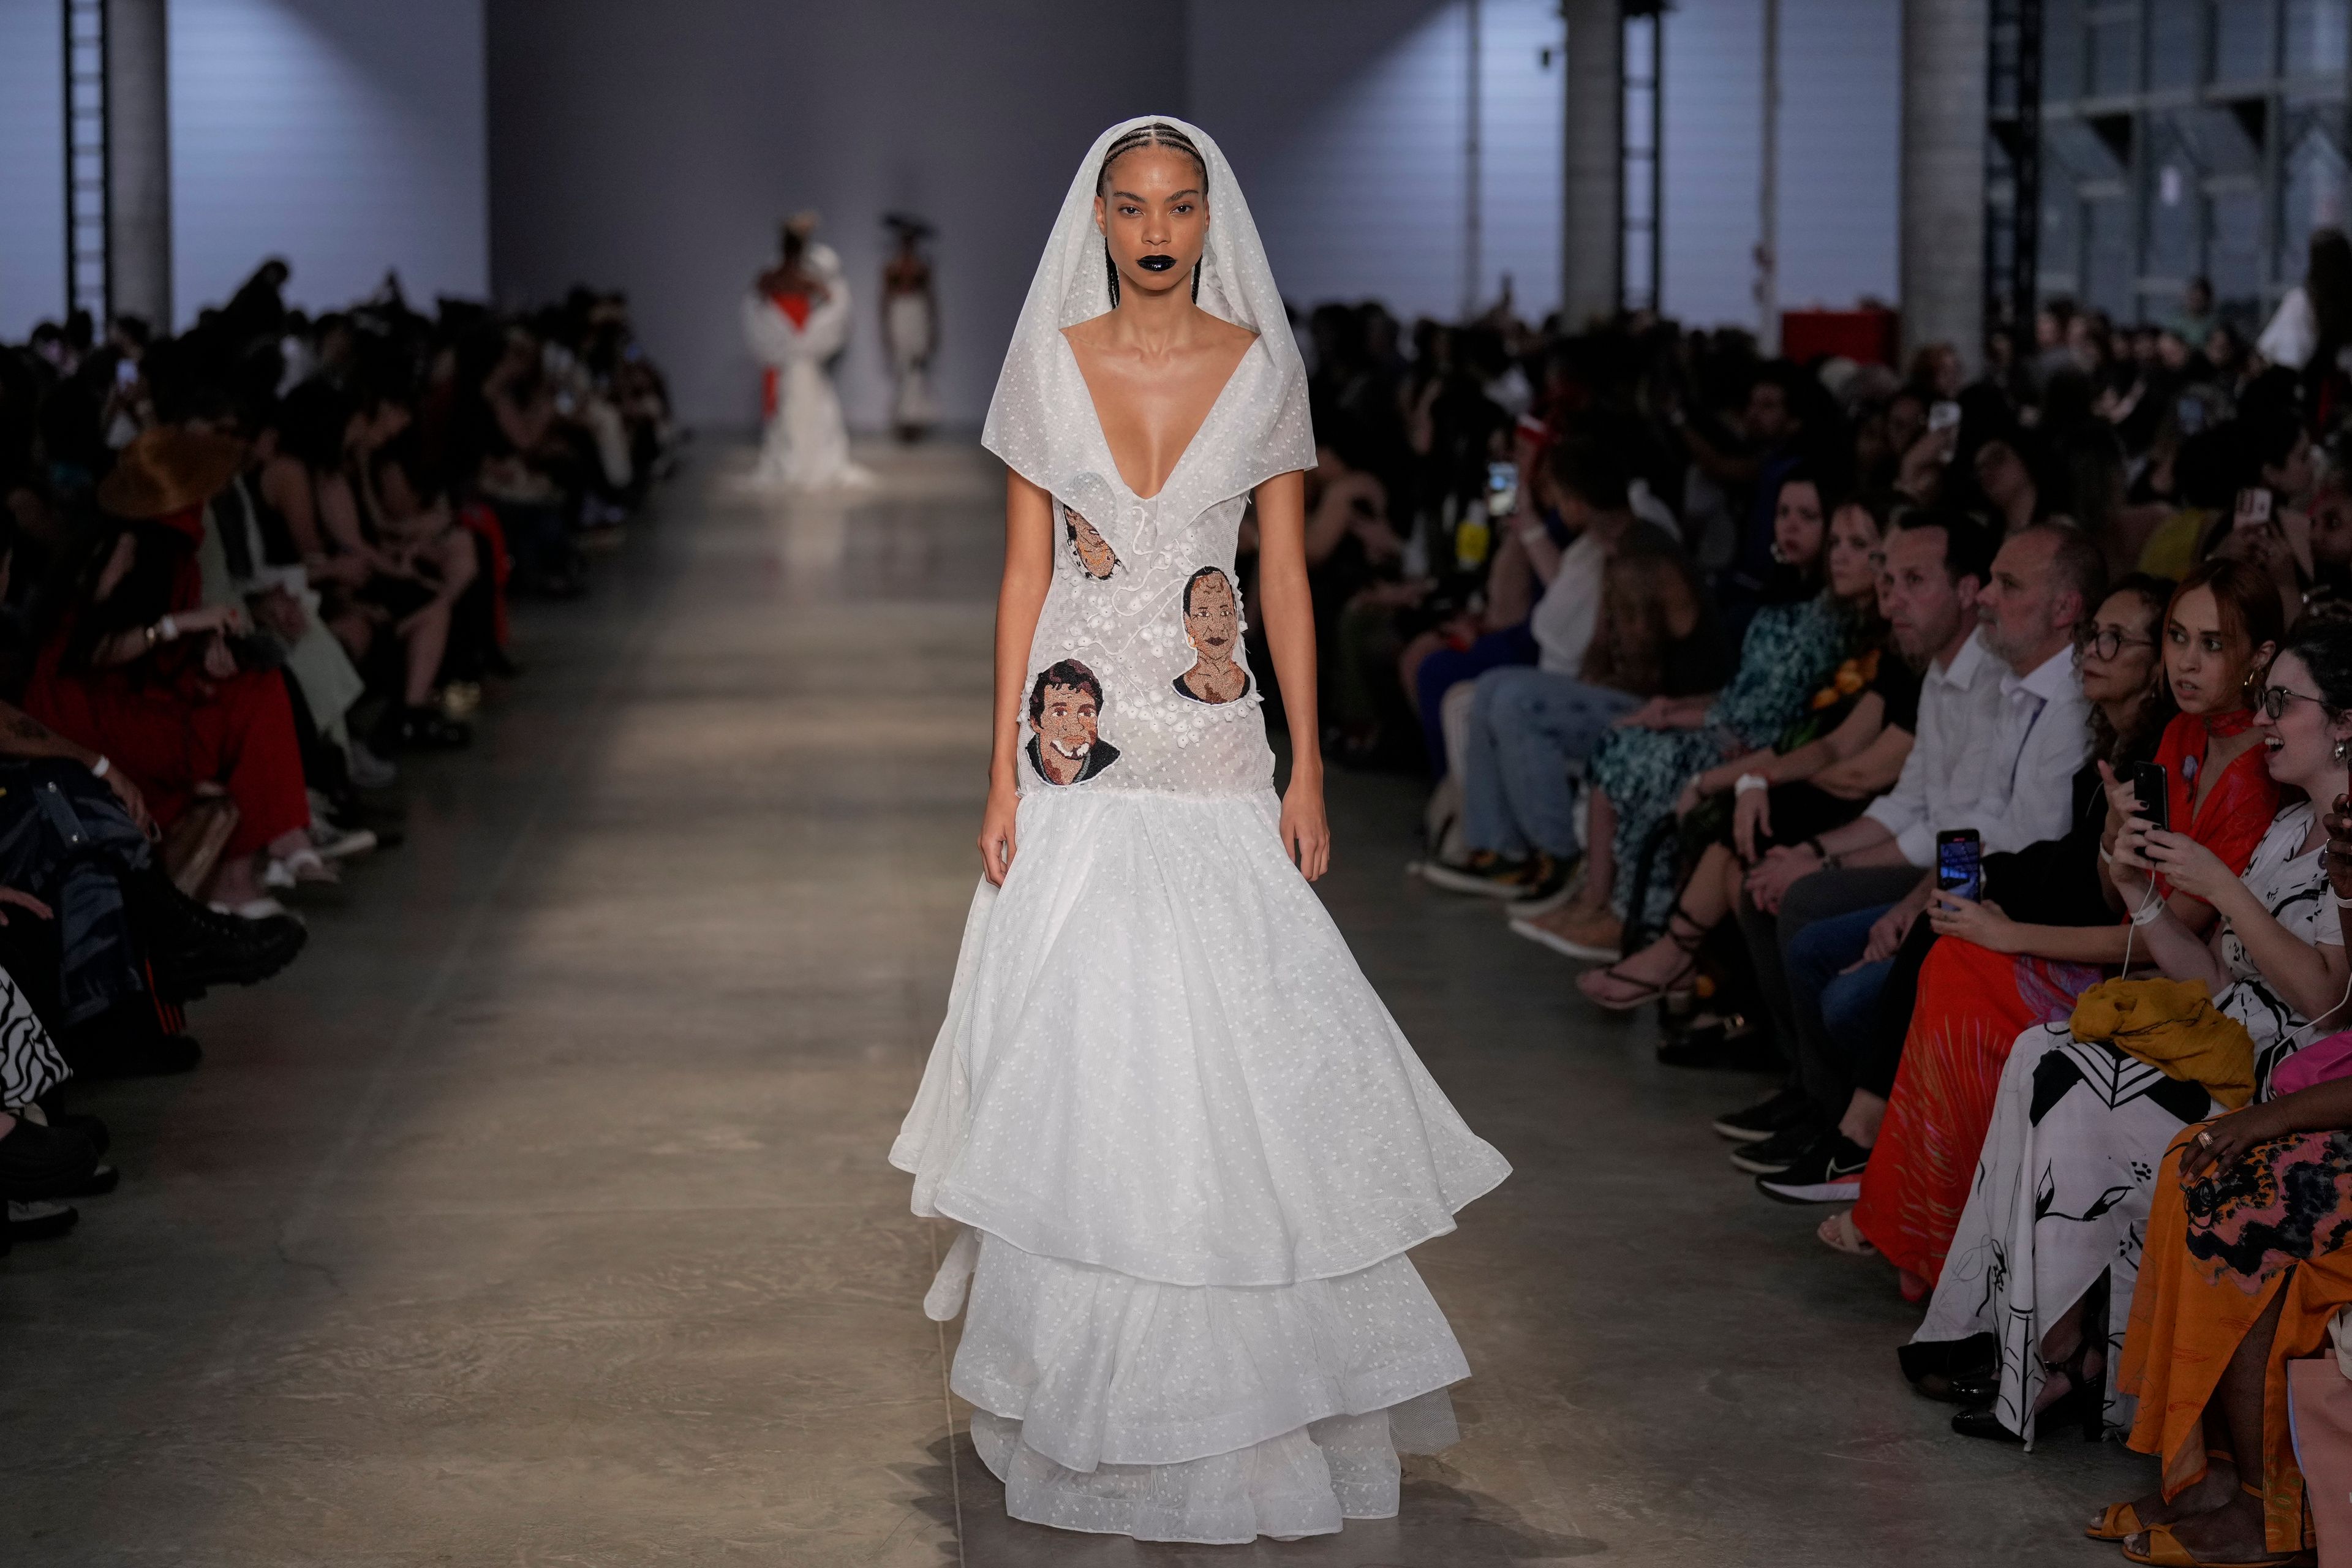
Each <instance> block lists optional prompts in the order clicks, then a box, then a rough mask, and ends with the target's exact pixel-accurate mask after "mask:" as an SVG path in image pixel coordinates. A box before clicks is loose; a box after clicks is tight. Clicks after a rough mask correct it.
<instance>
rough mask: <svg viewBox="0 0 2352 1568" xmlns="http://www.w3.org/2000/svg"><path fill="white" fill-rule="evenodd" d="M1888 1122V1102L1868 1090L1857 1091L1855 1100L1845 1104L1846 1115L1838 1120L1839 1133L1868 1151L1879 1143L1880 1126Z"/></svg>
mask: <svg viewBox="0 0 2352 1568" xmlns="http://www.w3.org/2000/svg"><path fill="white" fill-rule="evenodd" d="M1885 1120H1886V1101H1885V1100H1881V1099H1879V1098H1878V1096H1876V1095H1874V1094H1873V1093H1871V1092H1870V1090H1868V1089H1855V1090H1854V1091H1853V1098H1852V1099H1851V1100H1847V1101H1846V1102H1845V1115H1844V1116H1843V1117H1841V1118H1839V1120H1838V1131H1840V1132H1843V1133H1844V1134H1845V1135H1846V1136H1847V1137H1848V1138H1851V1139H1853V1141H1854V1142H1857V1143H1859V1144H1861V1145H1862V1146H1863V1147H1864V1148H1865V1149H1868V1148H1871V1147H1872V1146H1874V1144H1876V1143H1877V1142H1878V1124H1879V1123H1880V1122H1882V1121H1885Z"/></svg>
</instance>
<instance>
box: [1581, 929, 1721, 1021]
mask: <svg viewBox="0 0 2352 1568" xmlns="http://www.w3.org/2000/svg"><path fill="white" fill-rule="evenodd" d="M1678 920H1679V921H1682V922H1683V923H1684V924H1685V925H1687V926H1689V927H1690V928H1691V930H1692V931H1693V932H1694V933H1696V934H1694V935H1691V936H1685V935H1684V934H1683V933H1682V932H1681V931H1676V930H1675V921H1678ZM1665 937H1666V940H1667V941H1668V942H1673V943H1674V944H1675V946H1676V947H1677V948H1679V949H1681V950H1682V962H1681V963H1678V964H1676V965H1675V972H1674V973H1672V974H1669V975H1668V976H1666V978H1665V979H1664V981H1663V982H1661V983H1659V984H1650V983H1649V982H1647V981H1643V980H1636V979H1634V978H1633V976H1632V975H1630V974H1626V973H1621V972H1622V970H1623V968H1624V963H1623V961H1622V960H1621V961H1620V962H1618V963H1612V964H1610V965H1609V966H1608V967H1607V968H1605V969H1594V970H1588V971H1587V972H1586V973H1582V974H1580V975H1578V976H1577V979H1576V988H1577V990H1578V991H1580V992H1581V993H1582V994H1583V996H1584V999H1585V1000H1586V1001H1587V1002H1590V1003H1591V1004H1592V1005H1594V1006H1596V1007H1601V1008H1605V1009H1606V1010H1608V1011H1609V1012H1612V1013H1631V1012H1633V1010H1634V1009H1635V1008H1637V1007H1646V1006H1648V1005H1650V1004H1651V1003H1653V1002H1657V1001H1662V1000H1664V998H1665V997H1666V996H1667V995H1669V994H1672V993H1673V992H1675V991H1676V990H1678V989H1679V988H1680V987H1681V986H1682V985H1683V984H1684V983H1685V982H1686V981H1688V980H1689V979H1690V977H1691V973H1692V971H1694V970H1696V968H1698V950H1699V946H1700V944H1701V943H1703V942H1706V931H1705V930H1703V929H1702V928H1701V927H1700V925H1699V923H1698V921H1695V920H1693V919H1692V918H1691V917H1690V916H1689V915H1687V914H1685V913H1684V912H1683V907H1682V905H1680V904H1676V905H1675V907H1674V908H1673V910H1670V911H1668V913H1667V915H1666V930H1665ZM1604 980H1613V981H1615V982H1616V983H1617V984H1620V985H1631V986H1633V987H1634V990H1633V994H1631V995H1624V994H1619V995H1616V996H1596V995H1594V994H1593V986H1594V984H1596V983H1598V982H1600V981H1604Z"/></svg>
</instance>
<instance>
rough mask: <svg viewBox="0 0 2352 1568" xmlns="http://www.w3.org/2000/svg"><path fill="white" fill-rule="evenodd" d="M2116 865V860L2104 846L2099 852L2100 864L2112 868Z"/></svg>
mask: <svg viewBox="0 0 2352 1568" xmlns="http://www.w3.org/2000/svg"><path fill="white" fill-rule="evenodd" d="M2115 863H2116V858H2115V857H2114V856H2112V855H2110V854H2108V853H2107V851H2106V849H2105V847H2104V846H2102V847H2101V848H2100V850H2099V864H2100V865H2102V866H2112V865H2114V864H2115Z"/></svg>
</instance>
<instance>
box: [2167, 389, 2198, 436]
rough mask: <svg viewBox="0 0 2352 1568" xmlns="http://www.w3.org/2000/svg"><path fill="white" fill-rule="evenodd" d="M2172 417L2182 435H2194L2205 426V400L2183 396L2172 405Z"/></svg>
mask: <svg viewBox="0 0 2352 1568" xmlns="http://www.w3.org/2000/svg"><path fill="white" fill-rule="evenodd" d="M2172 417H2173V420H2174V422H2175V423H2177V424H2178V425H2179V426H2180V433H2181V434H2182V435H2183V436H2194V435H2196V434H2197V433H2198V432H2199V431H2200V430H2202V429H2204V428H2205V400H2204V399H2203V398H2201V397H2184V398H2182V399H2180V400H2179V402H2178V403H2175V404H2174V405H2172Z"/></svg>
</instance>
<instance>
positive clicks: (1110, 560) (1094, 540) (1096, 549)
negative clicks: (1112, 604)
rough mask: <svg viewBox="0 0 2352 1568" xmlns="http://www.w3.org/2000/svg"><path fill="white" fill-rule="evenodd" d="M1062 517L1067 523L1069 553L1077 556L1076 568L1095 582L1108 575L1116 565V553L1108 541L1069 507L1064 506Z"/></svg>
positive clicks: (1092, 525)
mask: <svg viewBox="0 0 2352 1568" xmlns="http://www.w3.org/2000/svg"><path fill="white" fill-rule="evenodd" d="M1062 517H1063V520H1064V521H1065V522H1066V523H1067V524H1068V529H1069V540H1070V553H1071V554H1072V555H1075V556H1076V557H1077V561H1078V569H1079V570H1080V571H1082V572H1084V573H1085V574H1087V576H1089V577H1092V578H1094V579H1095V580H1096V581H1097V582H1101V581H1102V580H1103V579H1105V578H1107V577H1108V576H1109V575H1110V574H1111V572H1112V571H1113V569H1115V568H1116V567H1117V566H1118V553H1117V552H1115V551H1113V550H1112V549H1111V547H1110V542H1109V541H1108V540H1107V539H1105V538H1104V537H1103V536H1102V535H1101V533H1099V532H1098V531H1096V528H1095V525H1094V524H1093V523H1091V522H1088V521H1087V520H1086V519H1085V518H1083V517H1080V516H1079V515H1078V514H1077V512H1076V511H1075V510H1072V509H1071V508H1069V507H1064V508H1063V509H1062Z"/></svg>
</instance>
